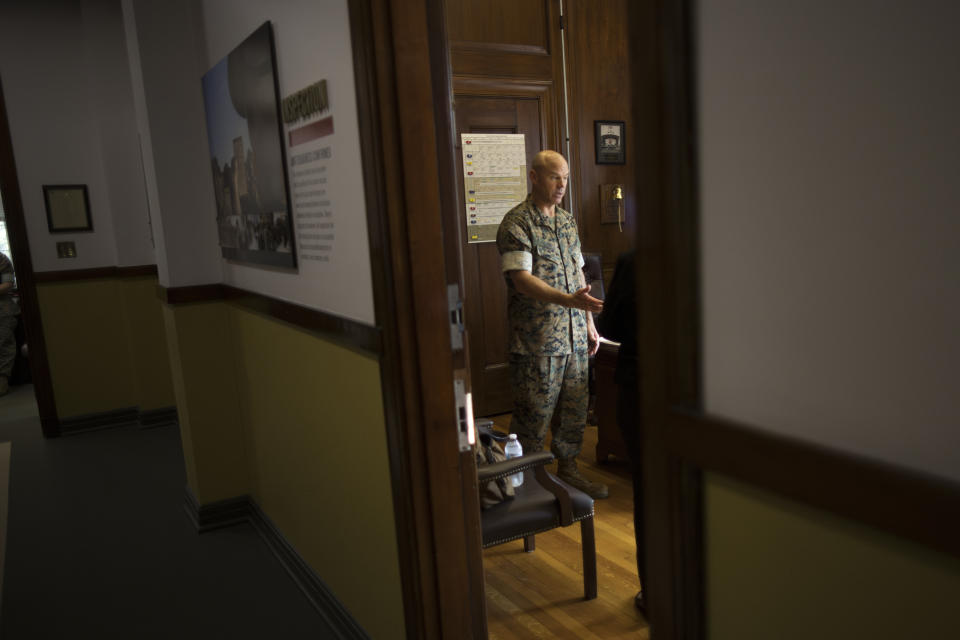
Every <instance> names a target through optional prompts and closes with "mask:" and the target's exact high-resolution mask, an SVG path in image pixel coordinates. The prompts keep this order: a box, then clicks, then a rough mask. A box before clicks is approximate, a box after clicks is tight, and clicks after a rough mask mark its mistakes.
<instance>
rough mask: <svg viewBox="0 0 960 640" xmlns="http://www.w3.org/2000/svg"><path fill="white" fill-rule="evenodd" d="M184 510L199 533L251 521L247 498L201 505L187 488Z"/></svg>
mask: <svg viewBox="0 0 960 640" xmlns="http://www.w3.org/2000/svg"><path fill="white" fill-rule="evenodd" d="M183 509H184V511H186V512H187V516H188V517H189V518H190V521H191V522H193V526H195V527H196V528H197V532H198V533H206V532H208V531H213V530H215V529H220V528H222V527H229V526H231V525H235V524H241V523H244V522H248V521H249V520H250V499H249V498H248V497H247V496H241V497H239V498H228V499H226V500H218V501H217V502H211V503H209V504H204V505H201V504H200V502H199V501H198V500H197V497H196V496H195V495H193V491H192V490H191V489H190V487H187V489H186V495H185V496H184V505H183Z"/></svg>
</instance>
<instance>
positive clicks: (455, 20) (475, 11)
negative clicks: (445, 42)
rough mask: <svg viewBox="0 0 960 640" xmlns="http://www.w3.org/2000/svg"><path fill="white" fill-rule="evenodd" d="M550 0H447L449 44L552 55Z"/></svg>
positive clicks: (461, 46) (457, 48) (452, 45)
mask: <svg viewBox="0 0 960 640" xmlns="http://www.w3.org/2000/svg"><path fill="white" fill-rule="evenodd" d="M550 4H551V2H550V0H528V1H526V2H516V0H479V1H477V0H473V1H470V0H459V1H458V0H448V1H447V3H446V5H447V29H448V32H449V38H450V48H451V50H453V51H458V50H460V49H461V48H463V47H464V46H468V45H471V44H473V45H477V44H485V45H492V46H494V47H495V46H506V47H510V46H513V47H515V48H516V50H517V51H519V52H524V51H529V52H538V53H543V54H545V55H550V48H549V47H550V43H549V37H548V34H549V26H548V24H547V20H548V19H549V16H550Z"/></svg>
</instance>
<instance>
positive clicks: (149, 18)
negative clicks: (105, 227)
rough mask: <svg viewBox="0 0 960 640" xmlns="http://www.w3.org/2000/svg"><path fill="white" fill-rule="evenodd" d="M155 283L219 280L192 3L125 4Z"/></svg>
mask: <svg viewBox="0 0 960 640" xmlns="http://www.w3.org/2000/svg"><path fill="white" fill-rule="evenodd" d="M123 15H124V24H125V28H126V34H127V48H128V50H129V51H130V61H131V64H130V67H131V77H132V85H133V93H134V105H135V112H136V120H137V126H138V129H139V132H140V141H141V144H142V145H143V152H144V155H145V156H147V158H146V159H145V162H144V165H145V167H146V181H147V190H148V193H149V194H150V196H149V197H150V202H151V213H152V217H153V219H154V229H155V235H154V239H155V241H156V244H157V269H158V271H159V276H160V284H161V285H163V286H165V287H185V286H192V285H200V284H209V283H215V282H221V281H222V278H223V269H222V266H221V262H220V256H219V251H218V249H217V229H216V222H215V205H214V200H213V188H212V187H211V178H210V169H209V162H208V160H207V159H206V134H205V130H204V125H203V97H202V93H201V91H200V77H201V76H202V75H203V71H204V69H203V65H202V64H201V62H200V60H201V58H202V56H203V53H202V51H203V48H204V45H203V30H202V28H201V25H200V17H199V7H198V5H197V4H196V3H195V2H193V1H192V0H167V1H165V2H154V1H153V0H123Z"/></svg>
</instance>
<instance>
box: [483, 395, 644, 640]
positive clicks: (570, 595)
mask: <svg viewBox="0 0 960 640" xmlns="http://www.w3.org/2000/svg"><path fill="white" fill-rule="evenodd" d="M493 420H494V424H495V425H496V427H497V429H499V430H501V431H504V432H507V431H509V430H510V415H509V414H505V415H502V416H495V417H494V418H493ZM548 438H549V436H548ZM596 443H597V428H596V427H595V426H592V427H591V426H588V427H587V429H586V431H585V433H584V439H583V451H582V452H581V454H580V467H581V470H582V471H583V472H584V474H585V475H587V476H588V477H589V478H591V479H594V480H599V481H601V482H604V483H606V484H607V485H608V486H609V487H610V497H609V498H607V499H605V500H597V502H596V505H595V513H596V515H595V516H594V523H595V524H594V527H595V529H596V538H597V583H598V591H599V595H598V597H597V599H596V600H589V601H587V600H584V599H583V572H582V564H583V560H582V556H581V554H580V525H579V524H574V525H573V526H570V527H561V528H558V529H554V530H553V531H548V532H546V533H542V534H540V535H538V536H537V545H536V551H534V552H533V553H529V554H528V553H524V551H523V541H522V540H515V541H513V542H508V543H506V544H502V545H499V546H497V547H492V548H490V549H487V550H485V551H484V553H483V563H484V573H485V577H486V581H485V582H486V591H487V625H488V628H489V633H490V638H491V640H515V639H516V640H526V639H529V638H570V639H574V638H575V639H577V640H591V639H597V640H600V639H603V640H616V639H619V638H630V639H631V640H636V639H637V638H641V639H645V640H646V639H649V637H650V632H649V627H648V626H647V622H646V620H645V619H644V617H643V616H642V615H641V614H640V612H639V611H637V609H636V608H635V607H634V604H633V598H634V596H635V595H636V593H637V591H638V590H639V581H638V580H637V563H636V557H635V555H634V554H635V544H634V538H633V493H632V492H633V490H632V485H631V481H630V467H629V466H628V465H627V464H626V463H625V462H621V461H616V460H611V461H610V462H607V463H604V464H602V465H597V464H596V454H595V450H596ZM547 446H548V447H549V439H548V445H547ZM555 466H556V465H554V468H552V469H551V471H555V470H556V469H555Z"/></svg>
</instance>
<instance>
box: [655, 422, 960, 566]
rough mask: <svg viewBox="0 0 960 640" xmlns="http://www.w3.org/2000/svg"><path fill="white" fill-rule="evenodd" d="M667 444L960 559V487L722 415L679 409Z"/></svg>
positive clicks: (700, 463) (707, 465)
mask: <svg viewBox="0 0 960 640" xmlns="http://www.w3.org/2000/svg"><path fill="white" fill-rule="evenodd" d="M671 413H672V415H671V423H672V428H670V429H668V430H667V434H666V443H665V444H666V446H667V449H668V450H670V451H671V452H672V453H674V454H675V455H677V456H678V457H680V458H681V459H683V460H684V461H685V462H688V463H690V464H692V465H694V466H695V467H698V468H699V469H701V470H703V471H716V472H717V473H721V474H723V475H726V476H730V477H732V478H736V479H739V480H742V481H744V482H746V483H748V484H752V485H755V486H758V487H762V488H763V489H766V490H770V491H774V492H777V493H780V494H782V495H784V496H786V497H788V498H791V499H794V500H797V501H799V502H802V503H805V504H808V505H810V506H813V507H817V508H820V509H823V510H825V511H829V512H832V513H834V514H837V515H839V516H841V517H845V518H852V519H854V520H857V521H859V522H861V523H863V524H866V525H868V526H871V527H876V528H878V529H881V530H883V531H886V532H888V533H891V534H894V535H897V536H900V537H902V538H905V539H908V540H911V541H913V542H916V543H919V544H921V545H924V546H928V547H930V548H932V549H936V550H938V551H941V552H943V553H948V554H950V555H953V556H958V557H960V517H958V515H957V514H960V485H958V484H956V483H953V482H950V481H948V480H946V479H942V478H938V477H935V476H931V475H926V474H923V473H920V472H917V471H913V470H910V469H906V468H903V467H898V466H895V465H893V464H887V463H883V462H879V461H876V460H871V459H868V458H863V457H860V456H856V455H853V454H848V453H845V452H842V451H839V450H836V449H831V448H827V447H823V446H820V445H816V444H812V443H807V442H803V441H800V440H797V439H793V438H788V437H786V436H781V435H778V434H775V433H771V432H769V431H763V430H760V429H755V428H751V427H748V426H744V425H742V424H738V423H735V422H733V421H730V420H725V419H722V418H716V417H711V416H707V415H703V414H698V413H695V412H691V411H687V410H683V409H673V410H672V412H671Z"/></svg>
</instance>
